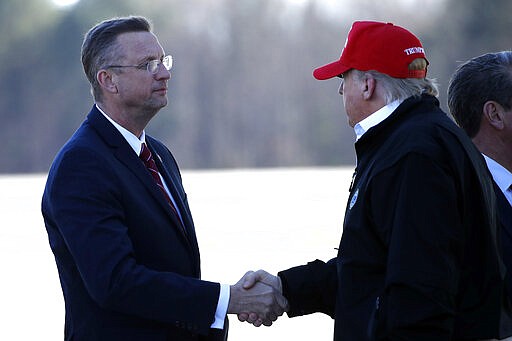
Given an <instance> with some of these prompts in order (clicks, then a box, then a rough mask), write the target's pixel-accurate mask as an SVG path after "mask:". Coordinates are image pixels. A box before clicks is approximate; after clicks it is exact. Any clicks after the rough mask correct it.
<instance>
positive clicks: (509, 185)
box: [482, 154, 512, 206]
mask: <svg viewBox="0 0 512 341" xmlns="http://www.w3.org/2000/svg"><path fill="white" fill-rule="evenodd" d="M482 155H483V156H484V159H485V162H486V163H487V168H489V171H490V172H491V174H492V178H493V179H494V182H496V184H497V185H498V187H499V188H500V190H501V191H502V192H503V194H504V195H505V198H507V200H508V202H509V204H510V206H512V173H511V172H509V171H508V169H506V168H505V167H503V166H502V165H500V164H499V163H498V162H496V161H494V160H493V159H491V158H490V157H488V156H487V155H485V154H482Z"/></svg>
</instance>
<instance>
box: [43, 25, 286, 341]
mask: <svg viewBox="0 0 512 341" xmlns="http://www.w3.org/2000/svg"><path fill="white" fill-rule="evenodd" d="M82 63H83V67H84V71H85V73H86V75H87V78H88V80H89V82H90V83H91V86H92V93H93V97H94V100H95V104H94V105H93V107H92V109H91V111H90V112H89V115H88V116H87V118H86V120H85V121H84V123H83V124H82V125H81V126H80V128H78V130H77V131H76V132H75V133H74V135H73V136H72V137H71V139H70V140H69V141H68V142H67V143H66V144H65V146H64V147H63V148H62V149H61V151H60V152H59V153H58V155H57V156H56V158H55V160H54V162H53V164H52V167H51V169H50V172H49V175H48V180H47V183H46V188H45V191H44V194H43V201H42V213H43V217H44V221H45V225H46V229H47V232H48V237H49V242H50V246H51V248H52V251H53V253H54V255H55V260H56V263H57V267H58V271H59V276H60V281H61V286H62V291H63V293H64V300H65V308H66V317H65V329H64V339H65V340H74V341H116V340H119V341H130V340H132V341H135V340H136V341H152V340H155V341H156V340H159V341H161V340H168V341H170V340H172V341H192V340H225V339H226V337H227V319H226V312H228V313H240V312H244V311H245V312H247V311H252V310H253V309H255V310H256V311H257V314H258V317H259V320H260V321H261V324H265V325H270V324H272V321H275V319H276V318H277V316H279V315H282V313H283V310H284V308H285V307H286V300H285V299H284V298H282V296H281V295H280V294H279V293H278V292H277V291H276V290H274V289H272V288H271V287H269V286H264V285H262V286H259V287H257V288H255V290H250V291H248V290H245V289H243V288H242V284H241V282H239V283H237V284H236V285H232V286H229V285H222V286H221V285H220V284H219V283H213V282H208V281H203V280H200V273H201V271H200V257H199V248H198V243H197V239H196V233H195V229H194V223H193V221H192V215H191V213H190V209H189V206H188V202H187V196H186V194H185V190H184V188H183V186H182V181H181V175H180V171H179V169H178V165H177V163H176V161H175V159H174V157H173V155H172V154H171V152H170V151H169V150H168V149H167V148H166V147H165V146H164V145H163V144H162V143H161V142H159V141H157V140H156V139H154V138H152V137H150V136H148V135H146V134H145V131H144V129H145V127H146V125H147V124H148V123H149V121H150V120H151V119H152V118H153V117H154V116H155V115H156V114H157V112H158V111H159V110H160V109H161V108H163V107H164V106H166V105H167V86H168V84H167V83H168V81H169V79H170V78H171V74H170V69H171V67H172V57H171V56H169V55H165V53H164V50H163V48H162V46H161V45H160V43H159V41H158V39H157V37H156V36H155V35H154V34H153V33H152V32H151V26H150V24H149V22H148V21H147V20H146V19H145V18H142V17H127V18H117V19H111V20H106V21H103V22H101V23H99V24H97V25H96V26H94V27H93V28H92V29H91V30H89V32H88V33H87V34H86V36H85V38H84V41H83V45H82Z"/></svg>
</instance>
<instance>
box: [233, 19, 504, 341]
mask: <svg viewBox="0 0 512 341" xmlns="http://www.w3.org/2000/svg"><path fill="white" fill-rule="evenodd" d="M427 65H428V61H427V59H426V56H425V51H424V48H423V46H422V44H421V42H420V41H419V40H418V38H417V37H416V36H414V35H413V34H412V33H411V32H409V31H407V30H406V29H404V28H402V27H399V26H396V25H393V24H391V23H380V22H368V21H365V22H355V23H354V24H353V26H352V29H351V30H350V32H349V35H348V39H347V42H346V45H345V47H344V49H343V52H342V54H341V57H340V59H339V60H337V61H335V62H333V63H330V64H327V65H325V66H322V67H320V68H318V69H316V70H315V71H314V76H315V78H317V79H320V80H323V79H330V78H333V77H341V78H342V83H341V86H340V89H339V93H340V94H341V95H342V96H343V102H344V106H345V110H346V113H347V116H348V121H349V124H350V126H352V127H353V128H354V130H355V133H356V143H355V149H356V154H357V167H356V172H355V174H354V178H353V181H352V184H351V185H350V189H349V190H350V195H349V199H348V204H347V208H346V213H345V220H344V224H343V236H342V238H341V242H340V245H339V252H338V256H337V257H336V258H334V259H332V260H330V261H329V262H327V263H324V262H322V261H320V260H316V261H314V262H311V263H308V264H307V265H302V266H298V267H294V268H291V269H288V270H285V271H281V272H280V273H279V274H278V276H273V275H270V274H268V273H266V272H264V271H263V270H260V271H258V272H256V273H253V274H251V275H250V276H248V277H247V278H246V282H245V286H246V287H250V286H251V285H252V284H253V283H254V282H255V281H263V282H266V283H267V284H271V285H273V286H274V287H276V288H278V289H279V290H282V292H283V294H284V296H285V297H286V298H287V299H288V302H289V308H290V310H289V311H288V315H289V316H290V317H293V316H299V315H305V314H310V313H314V312H323V313H326V314H329V315H330V316H331V317H333V318H334V319H335V331H334V334H335V335H334V339H335V340H343V341H354V340H415V341H416V340H436V341H439V340H478V339H488V338H502V337H505V336H509V335H511V334H512V322H511V320H510V310H509V309H508V307H505V306H504V305H505V304H504V302H506V300H507V297H506V294H505V291H504V277H505V268H504V266H503V262H502V260H501V258H500V253H499V250H498V247H497V245H498V241H497V233H496V221H495V202H494V193H493V188H492V182H491V181H490V178H489V176H488V174H487V172H486V168H485V162H484V161H483V158H482V156H481V155H480V154H479V152H478V150H477V149H476V148H475V147H474V145H473V144H472V143H471V141H470V140H469V139H468V137H467V136H466V135H465V134H464V132H463V131H462V130H460V129H459V128H458V127H457V126H456V125H455V124H454V123H453V122H452V121H451V120H450V119H449V118H448V117H447V115H446V114H445V113H444V112H443V111H442V110H441V109H440V108H439V102H438V100H437V98H436V96H437V94H438V90H437V87H436V85H435V83H434V82H433V81H432V80H430V79H428V78H426V74H427ZM239 318H240V319H242V320H248V321H249V322H254V321H255V320H256V319H257V317H256V316H255V314H252V315H246V314H243V315H240V316H239Z"/></svg>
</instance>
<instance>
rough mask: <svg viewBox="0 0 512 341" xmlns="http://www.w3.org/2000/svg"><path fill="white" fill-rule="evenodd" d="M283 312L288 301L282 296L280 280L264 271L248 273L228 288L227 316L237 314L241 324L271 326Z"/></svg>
mask: <svg viewBox="0 0 512 341" xmlns="http://www.w3.org/2000/svg"><path fill="white" fill-rule="evenodd" d="M285 311H288V301H287V300H286V298H285V297H284V296H283V295H282V285H281V279H280V278H279V277H277V276H273V275H271V274H269V273H268V272H266V271H263V270H258V271H256V272H253V271H249V272H247V273H246V274H245V275H244V276H243V277H242V278H241V279H240V280H239V281H238V282H237V283H236V284H235V285H232V286H231V287H230V299H229V305H228V314H237V315H238V319H239V320H240V321H241V322H245V321H247V322H249V323H252V324H253V325H254V326H256V327H259V326H261V325H262V324H263V325H264V326H271V325H272V322H274V321H276V320H277V318H278V317H279V316H281V315H283V313H284V312H285Z"/></svg>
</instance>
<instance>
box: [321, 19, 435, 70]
mask: <svg viewBox="0 0 512 341" xmlns="http://www.w3.org/2000/svg"><path fill="white" fill-rule="evenodd" d="M416 58H424V59H425V60H427V58H426V57H425V51H424V50H423V46H422V45H421V42H420V40H419V39H418V38H417V37H416V36H415V35H414V34H412V33H411V32H409V31H407V30H406V29H405V28H403V27H400V26H396V25H393V24H392V23H383V22H376V21H356V22H354V23H353V24H352V28H351V29H350V32H349V33H348V38H347V41H346V43H345V47H344V48H343V50H342V52H341V57H340V59H339V60H337V61H335V62H332V63H330V64H327V65H324V66H321V67H319V68H317V69H315V71H313V76H314V77H315V78H316V79H319V80H324V79H329V78H332V77H336V76H339V75H341V74H342V73H344V72H346V71H348V70H350V69H357V70H360V71H369V70H375V71H378V72H380V73H384V74H387V75H388V76H391V77H393V78H425V77H426V75H427V70H426V69H425V70H409V68H408V67H409V64H410V63H411V62H412V61H413V60H414V59H416ZM427 65H428V61H427Z"/></svg>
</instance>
